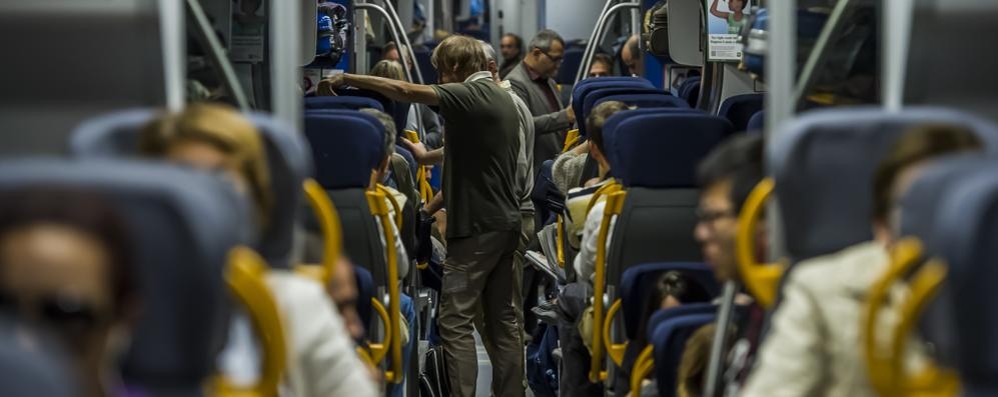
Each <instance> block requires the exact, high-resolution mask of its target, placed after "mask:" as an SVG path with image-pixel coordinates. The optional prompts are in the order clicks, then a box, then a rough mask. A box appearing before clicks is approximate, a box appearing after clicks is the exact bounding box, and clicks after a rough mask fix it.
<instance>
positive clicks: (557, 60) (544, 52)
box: [534, 47, 565, 63]
mask: <svg viewBox="0 0 998 397" xmlns="http://www.w3.org/2000/svg"><path fill="white" fill-rule="evenodd" d="M534 48H536V49H537V50H539V51H540V52H541V54H544V55H546V56H547V57H548V59H550V60H551V62H554V63H561V61H563V60H565V56H564V55H562V56H559V57H553V56H551V54H548V52H547V51H544V50H542V49H541V48H540V47H534Z"/></svg>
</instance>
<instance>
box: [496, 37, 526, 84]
mask: <svg viewBox="0 0 998 397" xmlns="http://www.w3.org/2000/svg"><path fill="white" fill-rule="evenodd" d="M499 51H500V52H501V53H502V67H500V68H499V78H500V79H505V78H506V75H508V74H509V72H511V71H513V68H515V67H516V65H519V64H520V61H521V60H523V39H522V38H520V36H517V35H515V34H513V33H506V34H504V35H503V36H502V40H500V41H499Z"/></svg>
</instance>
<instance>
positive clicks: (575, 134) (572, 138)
mask: <svg viewBox="0 0 998 397" xmlns="http://www.w3.org/2000/svg"><path fill="white" fill-rule="evenodd" d="M579 138H581V137H580V136H579V129H578V128H576V129H574V130H570V131H568V134H566V135H565V145H564V146H562V147H561V152H562V153H565V152H567V151H568V150H569V149H571V148H572V146H575V143H576V142H578V141H579Z"/></svg>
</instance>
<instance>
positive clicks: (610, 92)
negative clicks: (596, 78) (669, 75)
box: [580, 86, 689, 132]
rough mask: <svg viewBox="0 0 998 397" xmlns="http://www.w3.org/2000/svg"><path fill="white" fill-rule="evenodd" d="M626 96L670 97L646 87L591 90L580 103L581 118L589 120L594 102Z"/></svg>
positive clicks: (666, 93)
mask: <svg viewBox="0 0 998 397" xmlns="http://www.w3.org/2000/svg"><path fill="white" fill-rule="evenodd" d="M627 94H630V95H639V94H646V95H660V96H668V97H671V96H672V94H669V93H668V92H667V91H662V90H660V89H657V88H648V87H612V86H611V87H604V88H597V89H593V90H592V91H589V92H588V93H587V94H586V96H585V98H583V101H582V113H581V114H582V116H583V119H588V118H589V114H590V113H592V112H593V109H594V108H595V107H596V101H599V100H600V99H602V98H604V97H608V96H615V95H627ZM677 99H678V98H677ZM679 102H682V101H678V102H674V103H679ZM672 107H684V108H688V107H689V106H686V105H678V106H672ZM580 132H584V131H583V130H580Z"/></svg>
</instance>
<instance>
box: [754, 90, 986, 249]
mask: <svg viewBox="0 0 998 397" xmlns="http://www.w3.org/2000/svg"><path fill="white" fill-rule="evenodd" d="M924 123H947V124H954V125H959V126H966V127H968V128H970V129H971V130H973V131H977V132H978V133H979V134H980V135H981V138H982V139H983V140H984V141H985V142H986V144H987V146H988V147H989V148H992V149H991V150H993V148H996V147H998V145H996V143H998V133H996V130H995V128H994V127H993V126H991V125H990V123H987V122H985V121H983V120H981V119H979V118H976V117H973V116H971V115H968V114H964V113H960V112H955V111H950V110H944V109H937V108H921V107H914V108H908V109H905V110H903V111H901V112H898V113H893V114H889V113H884V112H883V111H882V110H881V109H880V108H872V107H871V108H865V107H863V108H852V109H827V110H818V111H812V112H808V113H805V114H804V115H803V116H801V117H799V118H798V119H796V120H794V121H793V122H792V123H791V124H789V125H787V126H786V127H785V129H784V131H783V132H782V133H781V134H779V135H778V138H777V140H776V141H774V142H773V146H772V149H771V150H769V151H768V152H767V161H768V164H770V165H771V166H772V170H773V175H774V178H775V181H776V188H775V193H776V196H777V197H778V198H779V200H778V202H779V204H778V205H779V207H780V213H781V214H782V219H783V227H784V239H785V244H786V251H787V254H788V255H789V258H790V260H791V263H796V262H799V261H801V260H804V259H808V258H811V257H814V256H819V255H825V254H829V253H832V252H836V251H838V250H841V249H843V248H846V247H848V246H851V245H854V244H857V243H860V242H864V241H869V240H870V239H871V238H872V233H871V230H870V213H871V211H872V210H871V208H870V206H871V204H870V200H869V199H862V200H860V199H856V198H857V197H863V198H866V197H871V194H872V192H871V190H872V184H871V183H870V180H871V178H872V175H873V172H874V169H875V168H876V166H877V164H878V163H879V161H880V159H881V158H882V157H883V156H884V154H885V153H886V152H887V151H888V150H889V149H890V147H891V145H892V144H893V143H894V141H895V140H896V139H897V138H898V137H899V136H900V135H901V134H902V133H903V132H905V131H906V130H907V129H908V128H909V127H911V126H913V125H918V124H924Z"/></svg>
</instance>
